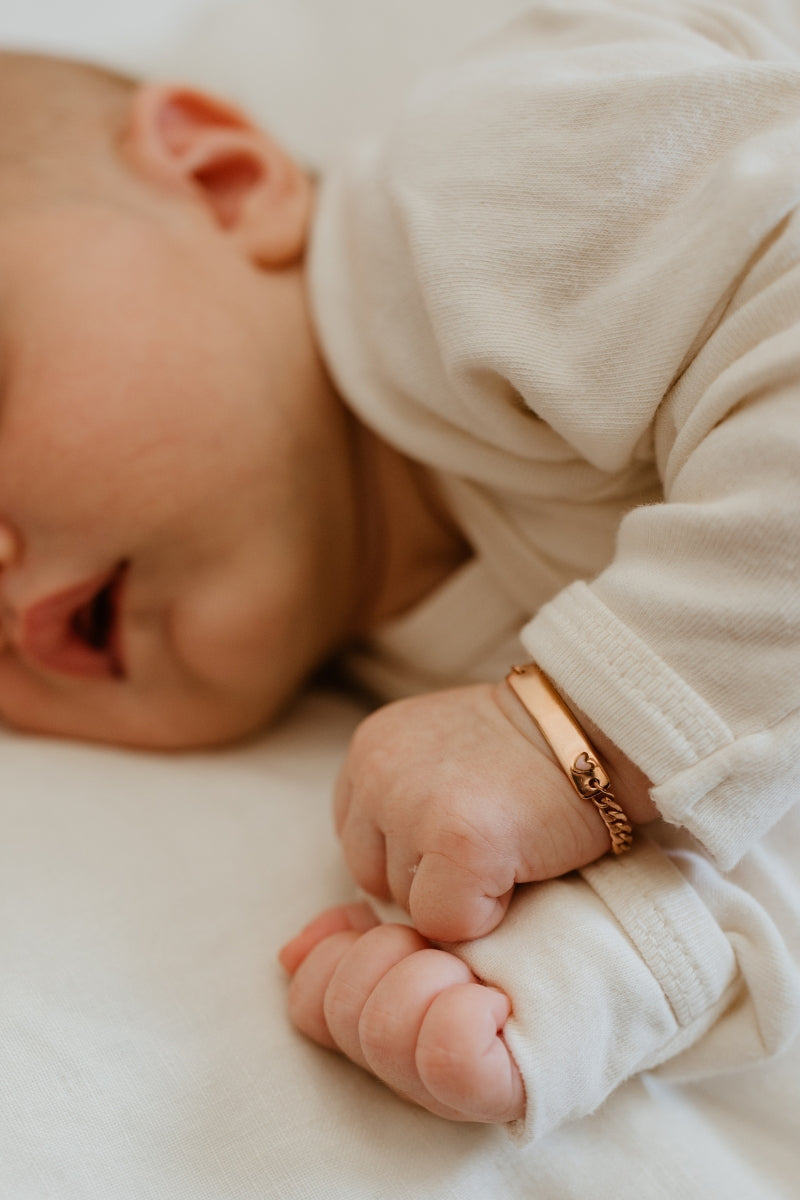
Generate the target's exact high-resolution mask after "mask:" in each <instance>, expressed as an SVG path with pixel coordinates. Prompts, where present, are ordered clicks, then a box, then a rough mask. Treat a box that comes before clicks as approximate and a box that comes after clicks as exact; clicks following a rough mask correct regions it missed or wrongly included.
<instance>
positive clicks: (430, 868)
mask: <svg viewBox="0 0 800 1200" xmlns="http://www.w3.org/2000/svg"><path fill="white" fill-rule="evenodd" d="M513 891H514V877H513V873H512V872H511V871H509V872H508V876H507V877H506V878H495V879H489V880H487V879H483V878H481V877H480V876H478V875H477V874H475V872H473V871H470V870H468V869H467V868H466V867H465V866H464V865H463V864H462V863H458V862H455V861H454V860H453V859H451V858H449V857H447V856H445V855H444V854H441V853H437V852H428V853H427V854H424V855H423V856H422V858H421V859H420V861H419V863H418V865H417V867H416V870H415V872H414V875H413V878H412V880H411V887H410V888H409V891H408V912H409V915H410V916H411V919H412V921H413V922H414V924H415V926H416V927H417V929H418V930H419V932H420V933H421V934H423V936H424V937H427V938H433V939H434V940H436V941H439V942H462V941H468V940H470V939H472V938H478V937H483V936H484V934H487V933H489V932H490V931H491V930H492V929H494V928H495V926H497V925H499V924H500V922H501V921H502V919H503V917H504V916H505V913H506V909H507V908H508V905H509V902H510V900H511V896H512V893H513Z"/></svg>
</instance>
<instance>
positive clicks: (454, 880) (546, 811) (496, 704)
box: [335, 683, 657, 942]
mask: <svg viewBox="0 0 800 1200" xmlns="http://www.w3.org/2000/svg"><path fill="white" fill-rule="evenodd" d="M591 732H592V737H593V739H594V741H595V743H596V745H597V748H598V750H600V749H602V751H603V754H602V757H603V759H604V763H605V765H606V766H607V768H608V770H609V771H610V773H611V776H612V780H613V784H614V787H615V794H616V797H617V799H618V801H619V802H620V804H621V805H622V807H623V809H624V810H625V812H626V813H627V814H628V815H629V816H630V818H631V819H632V820H634V821H636V822H644V821H649V820H651V819H653V818H654V817H655V816H657V812H656V810H655V808H654V806H653V805H652V803H651V801H650V798H649V795H648V791H647V780H646V779H645V778H644V776H643V775H642V773H641V772H640V771H638V770H637V769H636V768H635V767H634V766H633V765H632V764H631V763H630V762H628V761H627V760H626V759H625V758H624V757H623V756H622V755H621V753H620V752H619V751H618V750H617V749H616V747H614V746H613V745H612V744H611V743H610V742H608V740H607V739H604V738H603V737H602V735H601V734H600V732H599V731H598V730H596V729H594V728H592V730H591ZM335 808H336V826H337V830H338V832H339V835H340V837H341V840H342V846H343V849H344V854H345V858H346V860H347V863H348V866H349V867H350V870H351V872H352V874H353V877H354V879H355V880H356V882H357V883H359V884H360V885H361V887H363V888H364V889H365V891H367V892H369V893H370V894H372V895H374V896H376V897H378V898H379V899H384V900H389V899H393V900H394V901H395V902H396V903H398V904H399V905H400V906H401V907H402V908H404V909H405V910H406V911H407V912H408V913H409V914H410V916H411V918H412V920H413V922H414V925H415V927H416V928H417V929H418V930H419V931H420V932H421V933H422V934H424V935H425V936H426V937H431V938H436V939H438V940H440V941H446V942H455V941H461V940H465V939H467V938H476V937H481V936H483V935H484V934H486V933H488V932H489V931H490V930H491V929H493V928H494V927H495V926H496V925H497V924H498V923H499V922H500V920H502V917H503V914H504V912H505V910H506V908H507V906H508V903H509V901H510V899H511V895H512V893H513V890H514V887H515V886H516V885H517V884H519V883H527V882H531V881H535V880H542V879H549V878H553V877H556V876H559V875H563V874H564V873H565V872H567V871H571V870H574V869H576V868H578V867H582V866H584V865H585V864H586V863H589V862H592V861H593V860H595V859H597V858H600V857H601V856H602V855H604V854H605V853H606V852H607V851H608V849H609V847H610V840H609V834H608V830H607V828H606V826H605V824H604V822H603V820H602V819H601V817H600V815H599V813H598V811H597V809H596V808H595V807H594V805H593V804H592V803H591V801H587V800H583V799H581V798H580V797H579V796H578V795H577V793H576V792H575V791H574V789H573V787H572V785H571V783H570V782H569V780H568V779H567V777H566V775H565V774H564V771H563V770H562V769H561V767H560V766H559V765H558V764H557V763H556V761H555V758H554V756H553V753H552V751H551V749H550V747H549V745H548V744H547V742H546V741H545V740H544V738H543V737H542V735H541V733H540V731H539V729H538V728H537V726H536V724H535V723H534V721H533V720H532V719H531V717H530V716H529V715H528V713H527V712H526V710H525V709H524V708H523V706H522V705H521V704H520V702H519V700H518V699H517V698H516V696H515V695H514V693H513V692H512V690H511V689H510V688H509V687H508V685H507V684H506V683H501V684H499V685H497V686H494V687H492V686H489V685H475V686H472V687H464V688H457V689H454V690H452V691H446V692H434V693H432V694H430V695H427V696H421V697H415V698H413V699H410V700H404V701H400V702H398V703H395V704H390V705H387V706H386V707H384V708H382V709H379V710H378V711H377V712H376V713H374V714H373V715H372V716H370V717H368V718H367V720H366V721H364V722H362V724H361V725H360V726H359V728H358V730H357V731H356V734H355V736H354V738H353V740H352V743H351V746H350V749H349V752H348V755H347V758H346V760H345V764H344V767H343V769H342V771H341V773H340V776H339V780H338V783H337V787H336V801H335Z"/></svg>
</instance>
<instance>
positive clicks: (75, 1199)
mask: <svg viewBox="0 0 800 1200" xmlns="http://www.w3.org/2000/svg"><path fill="white" fill-rule="evenodd" d="M516 7H518V4H515V3H510V2H509V3H507V4H506V5H505V6H501V5H499V4H498V3H496V2H495V3H492V2H491V0H480V3H475V2H472V3H467V2H466V0H427V2H426V3H425V4H422V3H419V2H418V0H413V2H411V0H406V3H405V4H402V5H400V4H396V3H394V0H371V3H368V0H339V2H338V3H336V4H331V3H329V0H316V3H315V2H314V0H305V2H303V0H262V2H261V3H249V4H242V3H236V2H235V0H231V3H229V4H227V5H220V3H219V0H216V3H214V4H213V5H209V4H204V3H203V2H202V0H171V2H170V3H168V2H166V0H146V2H143V0H138V2H137V3H136V4H131V5H127V6H122V5H116V4H112V3H109V2H108V0H105V2H104V3H100V2H90V0H50V2H48V0H27V3H26V4H24V5H23V4H21V3H20V0H0V40H3V41H5V42H7V43H8V42H13V43H15V44H18V45H19V44H27V45H34V46H39V47H45V48H48V49H55V50H64V51H68V52H71V53H83V54H92V55H94V56H101V57H102V58H103V59H104V60H105V61H107V62H110V63H114V64H118V65H122V66H126V67H133V68H137V67H148V66H150V65H154V66H156V67H158V68H159V69H166V68H167V66H172V67H174V69H175V70H180V73H181V74H183V75H186V76H190V77H192V78H195V79H198V80H201V81H202V80H208V81H209V82H211V83H213V84H215V85H216V86H218V87H221V88H222V89H223V90H224V91H226V92H228V93H229V94H233V95H236V96H239V97H240V98H241V99H243V100H245V101H247V102H248V103H249V104H250V105H251V106H252V107H253V108H254V109H255V110H256V111H258V112H259V113H260V114H261V115H262V116H263V117H265V118H266V119H272V121H273V124H274V125H276V126H277V127H278V129H279V132H281V133H282V134H283V136H284V137H286V138H287V139H288V140H289V141H290V143H291V144H292V145H293V146H294V147H295V148H296V149H297V150H298V151H299V152H301V153H303V154H304V155H305V156H306V157H307V158H309V159H310V160H311V161H317V162H323V161H324V160H325V159H326V158H327V157H328V156H329V155H330V154H331V153H332V152H333V150H334V149H335V146H336V145H337V144H338V142H339V140H340V139H341V138H342V137H343V136H344V135H345V134H346V133H347V132H348V131H349V130H360V129H362V128H365V127H368V126H369V124H370V123H372V122H375V121H378V120H379V119H380V118H381V116H382V114H383V113H384V112H385V111H387V110H388V109H389V108H390V107H391V105H392V104H393V103H394V102H395V99H396V96H397V94H398V92H399V91H400V90H401V89H402V86H403V84H404V83H405V82H406V81H407V80H408V79H409V78H411V77H412V76H413V75H414V74H415V73H416V72H417V71H418V70H419V69H421V68H422V67H424V65H426V62H427V61H430V59H431V58H432V57H434V56H436V55H440V54H442V53H445V52H446V50H447V47H448V46H449V45H451V44H453V43H458V42H459V41H461V40H463V39H464V38H465V37H466V36H467V35H468V34H469V33H471V32H473V31H474V30H475V29H477V28H479V26H480V24H481V21H482V20H485V18H486V14H487V12H489V13H490V14H497V13H498V12H500V11H501V9H502V8H505V9H506V10H512V9H514V8H516ZM221 9H224V10H225V15H226V18H227V19H226V20H222V18H221V17H220V15H219V14H220V10H221ZM454 13H455V14H457V15H458V23H457V28H453V27H452V25H451V23H450V20H449V19H450V18H451V17H452V16H453V14H454ZM269 29H271V30H272V31H273V34H272V36H269V35H268V30H269ZM275 31H277V32H278V33H281V35H282V40H281V39H280V38H279V37H278V36H277V34H276V32H275ZM426 31H427V33H426ZM255 32H257V33H258V37H256V36H255ZM237 46H238V47H239V49H237ZM256 47H257V48H256ZM298 60H299V63H298ZM366 95H373V96H374V102H373V103H372V104H365V102H364V97H365V96H366ZM357 717H358V710H357V708H356V707H355V706H354V705H353V704H352V703H351V702H350V701H348V700H346V699H344V698H341V697H335V696H331V695H328V694H322V693H320V694H315V695H312V696H310V697H308V698H307V699H306V700H304V701H303V702H302V703H301V704H300V705H299V706H298V708H297V709H296V710H295V711H294V713H292V714H291V715H290V716H289V717H288V718H287V720H286V721H285V722H284V723H283V724H282V725H281V726H280V728H279V729H277V730H276V731H274V732H273V733H272V734H270V735H269V736H268V737H266V738H264V739H263V740H261V741H259V742H258V743H255V744H252V745H249V746H246V747H242V748H238V749H234V750H230V751H226V752H223V753H213V754H208V755H190V756H175V757H169V756H158V755H145V754H126V753H123V752H119V751H113V750H99V749H93V748H90V747H83V746H76V745H69V744H65V743H58V742H46V741H39V740H36V739H28V738H22V737H16V736H13V735H10V734H0V778H1V779H2V785H1V786H0V831H1V832H2V836H0V971H1V972H2V990H1V991H0V1200H264V1198H269V1200H272V1198H275V1200H278V1198H281V1200H284V1198H285V1200H411V1198H422V1197H425V1198H430V1200H438V1198H442V1200H445V1198H447V1200H451V1198H452V1200H456V1198H457V1200H473V1198H474V1200H479V1198H480V1200H486V1198H487V1197H488V1198H490V1200H491V1198H495V1197H496V1198H498V1200H501V1198H502V1200H529V1198H532V1197H535V1198H537V1200H572V1198H575V1200H579V1198H580V1200H585V1198H586V1197H589V1196H591V1197H592V1198H593V1200H606V1198H607V1200H625V1198H628V1197H630V1198H633V1197H636V1198H637V1200H656V1198H662V1197H663V1198H664V1200H695V1198H696V1200H716V1198H718V1197H719V1198H722V1197H725V1198H726V1200H791V1198H795V1200H796V1198H797V1197H798V1196H800V1157H799V1156H798V1152H797V1145H798V1133H800V1128H799V1126H800V1117H799V1116H798V1083H797V1081H798V1079H800V1048H796V1049H795V1050H794V1051H793V1052H792V1053H791V1054H790V1055H787V1056H785V1057H784V1058H783V1059H782V1060H781V1061H780V1062H778V1063H775V1064H773V1065H771V1066H770V1067H767V1068H764V1069H762V1070H760V1071H758V1072H751V1073H748V1074H739V1075H734V1076H731V1077H730V1078H729V1079H723V1080H717V1081H715V1082H713V1083H708V1084H706V1085H704V1086H695V1087H691V1088H684V1089H678V1088H674V1087H669V1086H666V1085H664V1084H662V1083H656V1082H654V1081H653V1080H651V1079H648V1078H642V1079H638V1080H634V1081H632V1082H631V1083H629V1084H627V1085H626V1086H625V1087H623V1088H621V1089H620V1090H619V1091H618V1092H617V1093H616V1094H615V1095H614V1096H613V1097H612V1098H611V1099H610V1100H609V1101H608V1102H607V1103H606V1104H605V1105H604V1106H603V1108H602V1109H601V1110H600V1111H599V1112H598V1113H597V1114H595V1115H594V1116H593V1117H591V1118H590V1119H588V1120H586V1121H583V1122H581V1123H580V1124H577V1125H573V1126H571V1127H567V1128H565V1129H563V1130H561V1131H559V1132H558V1133H557V1134H556V1135H555V1136H553V1137H551V1138H549V1139H547V1140H546V1141H545V1142H544V1143H543V1144H542V1145H540V1146H537V1147H533V1148H529V1149H527V1150H520V1149H519V1148H518V1147H517V1146H516V1145H515V1144H513V1143H512V1142H511V1141H510V1140H509V1139H508V1137H507V1135H506V1134H505V1132H504V1131H503V1130H497V1129H484V1128H480V1127H467V1126H456V1125H450V1124H447V1123H446V1122H442V1121H440V1120H438V1119H437V1118H435V1117H432V1116H430V1115H428V1114H426V1113H423V1112H421V1111H419V1110H417V1109H414V1108H412V1107H410V1106H408V1105H406V1104H404V1103H402V1102H401V1101H399V1100H398V1099H396V1098H395V1097H393V1096H392V1095H391V1094H390V1093H388V1092H387V1091H386V1090H385V1089H384V1088H382V1087H381V1086H380V1085H379V1084H377V1083H376V1082H375V1081H373V1080H372V1079H370V1078H369V1077H367V1076H366V1075H364V1074H362V1073H361V1072H360V1071H358V1070H357V1069H356V1068H354V1067H352V1066H350V1065H349V1064H348V1063H346V1062H344V1061H342V1060H341V1059H339V1058H336V1057H335V1056H333V1055H330V1054H327V1053H324V1052H322V1051H320V1050H318V1049H317V1048H315V1047H313V1046H311V1045H309V1044H307V1043H306V1042H304V1041H303V1040H302V1039H301V1038H300V1037H299V1036H297V1035H296V1034H295V1033H294V1032H293V1031H292V1030H291V1029H290V1027H289V1025H288V1023H287V1020H286V1017H285V1014H284V999H285V981H284V979H283V977H282V974H281V972H280V970H279V968H278V967H277V965H276V962H275V953H276V951H277V948H278V947H279V945H280V944H281V942H282V941H283V940H284V939H285V938H286V937H287V936H289V935H290V934H291V933H293V932H294V931H295V930H296V928H297V927H298V926H299V925H300V924H301V923H302V922H303V921H304V920H305V919H306V918H307V917H309V916H311V915H312V914H313V913H314V912H316V911H317V910H318V909H319V908H321V907H323V906H324V905H327V904H330V903H335V902H338V901H340V900H342V899H345V898H349V896H350V885H349V883H348V880H347V878H346V876H345V873H344V871H343V868H342V866H341V862H340V859H339V855H338V851H337V848H336V845H335V842H334V839H333V836H332V833H331V828H330V819H329V814H328V802H329V790H330V783H331V780H332V779H333V777H334V774H335V771H336V766H337V763H338V761H339V760H340V757H341V755H342V753H343V751H344V747H345V745H346V741H347V737H348V734H349V731H350V730H351V728H352V726H353V724H354V722H355V721H356V720H357Z"/></svg>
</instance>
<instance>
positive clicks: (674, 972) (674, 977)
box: [631, 900, 732, 1027]
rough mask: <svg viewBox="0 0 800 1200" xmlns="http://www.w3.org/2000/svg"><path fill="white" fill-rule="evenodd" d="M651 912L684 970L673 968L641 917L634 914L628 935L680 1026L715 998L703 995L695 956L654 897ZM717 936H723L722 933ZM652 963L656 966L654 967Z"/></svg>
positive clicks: (653, 932)
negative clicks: (637, 947) (635, 944)
mask: <svg viewBox="0 0 800 1200" xmlns="http://www.w3.org/2000/svg"><path fill="white" fill-rule="evenodd" d="M651 912H652V914H653V916H654V917H656V918H657V919H658V921H659V923H660V926H661V931H662V933H663V934H665V935H666V936H667V937H668V938H669V939H670V942H671V944H672V945H674V946H675V947H676V949H677V950H678V952H679V954H680V957H681V962H682V964H685V966H686V969H685V970H682V969H681V968H680V965H679V966H677V967H676V966H673V965H671V964H670V963H669V961H668V959H667V957H666V955H665V954H664V951H663V949H662V947H661V944H660V941H659V939H658V936H657V933H656V931H655V930H654V929H652V928H651V925H650V922H647V921H644V920H642V918H641V917H639V916H638V915H634V917H633V920H632V922H631V936H632V938H633V939H634V941H635V942H636V943H637V944H638V945H639V946H640V947H641V948H642V950H643V951H644V954H645V958H646V961H647V964H648V966H650V967H651V970H653V974H654V975H655V976H656V978H657V979H658V981H659V983H660V984H661V987H662V989H663V991H664V995H665V997H666V999H667V1002H668V1003H669V1006H670V1008H671V1009H672V1012H673V1014H674V1016H675V1019H676V1020H677V1022H678V1024H679V1025H680V1026H681V1027H683V1026H686V1025H688V1024H690V1022H691V1021H693V1020H695V1019H696V1017H698V1016H699V1015H700V1013H701V1012H703V1011H704V1010H705V1009H707V1008H708V1007H709V1005H711V1004H714V1003H715V1002H716V999H717V997H713V998H711V999H709V997H708V996H707V994H706V993H707V985H706V984H705V982H704V979H703V975H704V972H703V971H702V969H701V967H700V964H699V963H698V960H697V957H696V955H695V954H694V953H693V952H692V951H691V949H690V947H689V946H688V945H687V944H686V942H685V940H684V938H683V936H682V932H681V930H680V929H679V928H677V927H676V926H675V924H674V922H673V921H672V920H671V918H670V917H669V915H668V914H667V913H666V912H665V910H664V908H663V907H662V905H661V904H660V902H659V901H658V900H655V901H654V902H653V906H652V909H651ZM720 936H722V937H724V934H720ZM731 953H732V952H731ZM656 966H657V967H660V969H656Z"/></svg>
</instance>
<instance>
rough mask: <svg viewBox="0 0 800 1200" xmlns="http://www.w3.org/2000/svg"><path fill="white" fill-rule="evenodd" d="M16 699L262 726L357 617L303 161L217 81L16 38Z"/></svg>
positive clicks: (6, 176)
mask: <svg viewBox="0 0 800 1200" xmlns="http://www.w3.org/2000/svg"><path fill="white" fill-rule="evenodd" d="M0 114H2V116H1V117H0V606H1V609H0V617H1V621H0V627H1V628H2V637H1V638H0V645H2V648H0V716H2V717H3V718H5V719H6V720H7V721H8V722H9V723H10V724H11V725H13V726H16V727H19V728H23V729H29V730H34V731H39V732H52V733H56V734H63V735H68V736H76V737H86V738H92V739H100V740H106V741H114V742H122V743H128V744H134V745H151V746H168V747H169V746H182V745H193V744H203V743H208V742H214V741H219V740H224V739H227V738H230V737H235V736H237V735H239V734H242V733H245V732H247V731H249V730H251V729H254V728H256V727H258V726H259V725H261V724H263V723H264V722H266V721H267V720H269V718H270V717H271V716H272V715H274V713H275V712H276V710H277V709H278V708H279V706H280V705H281V704H282V703H283V702H284V701H285V700H286V699H287V698H288V696H289V695H291V694H292V692H293V691H294V690H296V688H297V686H298V685H299V684H300V682H301V681H302V680H303V679H304V678H305V677H306V676H307V675H308V674H309V672H310V671H311V670H312V669H313V668H314V667H315V666H316V665H317V664H318V663H319V662H320V661H321V660H322V659H323V658H324V657H325V655H326V654H327V653H329V652H330V651H331V649H332V648H333V647H334V646H335V645H336V644H337V643H338V642H339V641H340V640H341V639H342V637H343V636H344V635H345V633H346V632H347V630H348V628H349V624H348V623H349V621H350V617H351V609H352V604H353V596H352V595H351V593H350V586H351V585H349V584H348V580H351V579H353V578H354V577H355V572H354V571H353V569H352V566H353V556H354V554H355V547H354V544H353V537H354V535H353V529H354V523H353V511H352V510H353V505H354V500H353V494H352V491H353V486H352V481H351V477H350V470H349V468H350V441H349V439H350V428H349V418H348V417H347V415H346V413H345V411H344V409H343V407H342V406H341V404H340V403H339V401H338V398H337V397H336V395H335V392H334V390H333V388H332V387H331V385H330V383H329V380H328V378H327V375H326V373H325V370H324V368H323V366H322V364H321V362H320V359H319V357H318V355H317V353H316V351H315V348H314V340H313V335H312V329H311V325H310V321H309V316H308V309H307V305H306V296H305V286H304V273H303V253H304V249H305V244H306V237H307V232H308V226H309V220H310V215H311V208H312V187H311V184H310V182H309V179H308V178H307V176H306V175H305V173H304V172H303V171H302V170H301V169H300V168H299V167H298V166H297V165H296V164H295V163H294V162H293V161H292V159H291V158H290V157H289V156H288V155H287V154H286V153H285V152H284V151H283V150H282V149H281V147H280V146H278V145H277V144H276V143H275V142H274V141H273V140H272V139H271V138H270V137H269V136H268V135H266V134H265V133H263V132H261V131H260V130H258V129H257V128H255V127H254V126H253V125H252V124H250V123H249V122H248V121H247V119H246V118H244V117H243V116H242V115H241V114H239V113H238V112H237V111H236V110H234V109H232V108H230V107H229V106H227V105H225V104H223V103H220V102H217V101H215V100H212V99H210V98H208V97H206V96H204V95H202V94H200V93H198V92H196V91H193V90H190V89H185V88H178V87H168V86H160V85H145V86H141V87H140V86H138V85H136V84H134V83H132V82H130V81H128V80H125V79H121V78H118V77H116V76H113V75H109V74H106V73H104V72H102V71H96V70H94V69H91V68H88V67H84V66H82V65H79V64H70V63H62V62H58V61H55V60H49V59H39V58H36V57H28V56H15V55H3V56H0Z"/></svg>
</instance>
